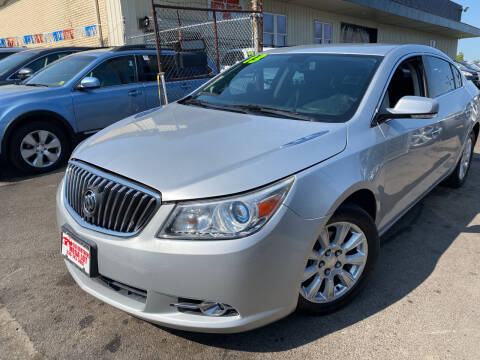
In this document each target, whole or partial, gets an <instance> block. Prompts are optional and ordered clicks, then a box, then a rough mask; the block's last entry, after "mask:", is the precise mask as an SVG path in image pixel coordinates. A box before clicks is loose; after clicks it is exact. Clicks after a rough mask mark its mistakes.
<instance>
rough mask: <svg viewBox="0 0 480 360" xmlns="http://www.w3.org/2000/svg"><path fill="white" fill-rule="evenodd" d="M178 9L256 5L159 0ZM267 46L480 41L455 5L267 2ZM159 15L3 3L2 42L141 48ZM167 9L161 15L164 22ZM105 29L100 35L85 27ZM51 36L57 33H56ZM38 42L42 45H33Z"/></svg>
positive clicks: (55, 2)
mask: <svg viewBox="0 0 480 360" xmlns="http://www.w3.org/2000/svg"><path fill="white" fill-rule="evenodd" d="M156 2H157V3H163V4H169V5H177V6H194V7H195V6H196V7H207V6H208V7H210V6H217V7H218V6H220V7H221V6H235V7H237V8H242V9H250V8H251V2H250V0H162V1H159V0H156ZM263 10H264V36H263V39H264V44H265V46H291V45H299V44H309V43H314V42H316V43H338V42H382V43H418V44H425V45H431V46H435V47H437V48H439V49H441V50H443V51H444V52H446V53H447V54H448V55H449V56H452V57H453V56H455V54H456V52H457V44H458V39H461V38H466V37H476V36H480V29H478V28H476V27H473V26H470V25H467V24H464V23H462V22H461V14H462V12H463V9H462V7H461V6H460V5H458V4H456V3H454V2H453V1H450V0H435V1H429V0H321V1H319V0H282V1H280V0H263ZM148 16H151V6H150V0H48V1H38V0H0V41H1V39H2V38H4V39H6V38H15V39H17V40H18V41H19V42H22V41H23V39H24V38H23V37H24V36H26V35H34V34H47V35H48V34H49V33H52V32H54V31H59V30H64V29H76V32H75V36H74V39H67V40H61V41H58V42H47V43H39V44H35V43H33V44H32V43H29V44H28V46H60V45H96V46H98V45H105V46H107V45H108V46H110V45H121V44H125V43H129V44H131V43H141V42H142V41H143V39H144V38H146V36H144V35H145V29H144V28H142V27H141V26H140V25H139V21H140V20H141V19H143V18H145V17H148ZM161 16H162V12H159V17H160V21H161ZM92 25H97V26H98V27H97V29H98V31H97V32H96V33H95V35H94V36H89V37H87V36H86V35H85V32H84V31H82V28H84V27H86V26H92ZM50 39H51V36H50ZM32 42H34V41H32Z"/></svg>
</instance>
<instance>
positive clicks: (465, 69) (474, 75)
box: [455, 61, 480, 88]
mask: <svg viewBox="0 0 480 360" xmlns="http://www.w3.org/2000/svg"><path fill="white" fill-rule="evenodd" d="M455 65H456V66H457V68H459V69H460V71H461V72H462V74H463V75H464V76H465V79H467V80H470V81H471V82H473V83H474V84H475V85H476V86H477V87H479V88H480V75H479V74H480V73H479V72H478V71H477V70H476V69H474V68H472V67H471V66H467V65H468V64H467V65H466V64H465V63H462V62H459V61H455Z"/></svg>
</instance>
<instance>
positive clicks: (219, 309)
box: [199, 301, 232, 316]
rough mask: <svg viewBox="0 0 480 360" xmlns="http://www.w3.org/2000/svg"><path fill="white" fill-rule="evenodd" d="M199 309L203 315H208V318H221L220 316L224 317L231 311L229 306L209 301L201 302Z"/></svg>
mask: <svg viewBox="0 0 480 360" xmlns="http://www.w3.org/2000/svg"><path fill="white" fill-rule="evenodd" d="M199 308H200V311H201V312H202V314H203V315H208V316H222V315H225V314H226V313H227V312H228V310H231V309H232V307H231V306H230V305H225V304H221V303H216V302H210V301H204V302H202V303H201V304H200V306H199Z"/></svg>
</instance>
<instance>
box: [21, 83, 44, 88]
mask: <svg viewBox="0 0 480 360" xmlns="http://www.w3.org/2000/svg"><path fill="white" fill-rule="evenodd" d="M20 85H25V86H38V87H48V85H45V84H32V83H26V84H20Z"/></svg>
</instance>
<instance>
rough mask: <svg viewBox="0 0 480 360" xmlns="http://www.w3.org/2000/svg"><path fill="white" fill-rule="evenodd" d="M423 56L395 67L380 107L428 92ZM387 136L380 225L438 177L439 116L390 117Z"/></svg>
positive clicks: (382, 127) (385, 127) (385, 126)
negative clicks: (382, 208)
mask: <svg viewBox="0 0 480 360" xmlns="http://www.w3.org/2000/svg"><path fill="white" fill-rule="evenodd" d="M427 92H428V89H427V84H426V79H425V71H424V65H423V59H422V57H420V56H414V57H411V58H409V59H406V60H405V61H403V62H402V63H401V64H400V65H399V66H398V67H397V68H396V69H395V71H394V73H393V76H392V77H391V79H390V82H389V85H388V87H387V89H386V92H385V95H384V97H383V101H382V104H381V106H380V107H381V109H380V110H382V109H385V108H393V107H395V105H396V103H397V102H398V101H399V100H400V99H401V98H402V97H404V96H422V97H425V96H426V95H427ZM379 127H380V131H381V133H382V134H383V136H384V137H385V142H384V144H385V146H384V165H383V169H382V176H383V184H384V186H383V195H382V196H383V197H384V199H383V200H384V201H383V203H384V204H387V205H386V206H385V207H384V210H383V211H385V214H384V216H383V222H382V224H379V226H380V227H383V226H384V225H386V224H388V223H389V222H390V221H391V220H392V219H394V218H395V217H396V216H398V215H399V214H400V213H401V212H402V211H403V210H405V209H406V208H408V206H409V205H410V204H412V203H413V202H415V201H416V200H417V199H418V198H419V197H420V196H421V195H422V194H423V193H424V192H425V191H427V190H428V189H429V188H430V187H431V186H432V184H434V183H435V181H436V180H437V179H438V173H437V169H438V166H439V159H440V155H439V154H438V153H437V148H438V146H437V144H436V139H437V137H438V136H439V134H441V132H442V129H441V123H440V118H439V117H438V116H435V117H433V118H412V119H410V118H409V119H390V120H387V121H386V122H384V123H382V124H380V125H379Z"/></svg>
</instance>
